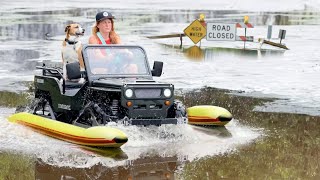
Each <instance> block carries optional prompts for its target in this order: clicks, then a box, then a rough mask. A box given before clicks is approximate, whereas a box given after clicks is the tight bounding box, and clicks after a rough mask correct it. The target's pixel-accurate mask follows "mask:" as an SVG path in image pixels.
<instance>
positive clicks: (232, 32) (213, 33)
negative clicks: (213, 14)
mask: <svg viewBox="0 0 320 180" xmlns="http://www.w3.org/2000/svg"><path fill="white" fill-rule="evenodd" d="M206 39H207V40H208V41H235V40H236V24H221V23H209V22H208V23H207V38H206Z"/></svg>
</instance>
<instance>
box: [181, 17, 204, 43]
mask: <svg viewBox="0 0 320 180" xmlns="http://www.w3.org/2000/svg"><path fill="white" fill-rule="evenodd" d="M184 34H185V35H186V36H188V37H189V38H190V39H191V40H192V41H193V43H194V44H197V43H198V42H199V41H200V40H201V39H202V38H204V37H205V36H206V28H205V27H203V26H202V24H201V23H200V21H199V20H195V21H193V22H192V23H191V24H190V25H189V26H188V27H187V28H186V29H184Z"/></svg>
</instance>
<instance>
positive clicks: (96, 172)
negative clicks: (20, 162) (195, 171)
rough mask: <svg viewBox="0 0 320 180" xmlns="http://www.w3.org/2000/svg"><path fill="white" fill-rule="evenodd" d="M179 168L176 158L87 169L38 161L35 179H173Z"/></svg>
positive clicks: (155, 158)
mask: <svg viewBox="0 0 320 180" xmlns="http://www.w3.org/2000/svg"><path fill="white" fill-rule="evenodd" d="M178 166H179V161H178V158H177V157H161V156H154V157H147V158H144V157H141V158H138V159H136V160H131V161H127V162H126V165H125V166H115V167H105V166H103V165H101V164H99V163H98V164H96V165H94V166H91V167H89V168H81V169H78V168H70V167H57V166H52V165H49V164H46V163H44V162H42V161H41V160H40V159H39V160H38V161H37V162H36V164H35V178H36V179H45V180H47V179H48V180H50V179H163V180H165V179H167V180H172V179H174V172H175V170H176V169H177V167H178Z"/></svg>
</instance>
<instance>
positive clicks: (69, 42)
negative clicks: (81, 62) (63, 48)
mask: <svg viewBox="0 0 320 180" xmlns="http://www.w3.org/2000/svg"><path fill="white" fill-rule="evenodd" d="M64 40H65V41H66V42H67V43H68V44H70V45H72V44H77V42H78V41H70V40H69V39H67V38H65V39H64Z"/></svg>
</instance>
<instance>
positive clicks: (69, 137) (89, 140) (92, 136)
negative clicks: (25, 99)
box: [9, 112, 128, 147]
mask: <svg viewBox="0 0 320 180" xmlns="http://www.w3.org/2000/svg"><path fill="white" fill-rule="evenodd" d="M9 121H11V122H15V123H19V124H23V125H26V126H28V127H31V128H33V129H36V130H37V131H40V132H41V133H43V134H46V135H48V136H51V137H54V138H57V139H61V140H64V141H68V142H71V143H75V144H80V145H85V146H94V147H120V146H122V145H123V144H124V143H126V142H127V141H128V137H127V135H126V134H124V133H123V132H122V131H120V130H118V129H115V128H111V127H106V126H94V127H90V128H87V129H86V128H82V127H78V126H75V125H71V124H67V123H63V122H60V121H56V120H52V119H48V118H44V117H41V116H36V115H33V114H30V113H26V112H22V113H17V114H14V115H12V116H10V117H9Z"/></svg>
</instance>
